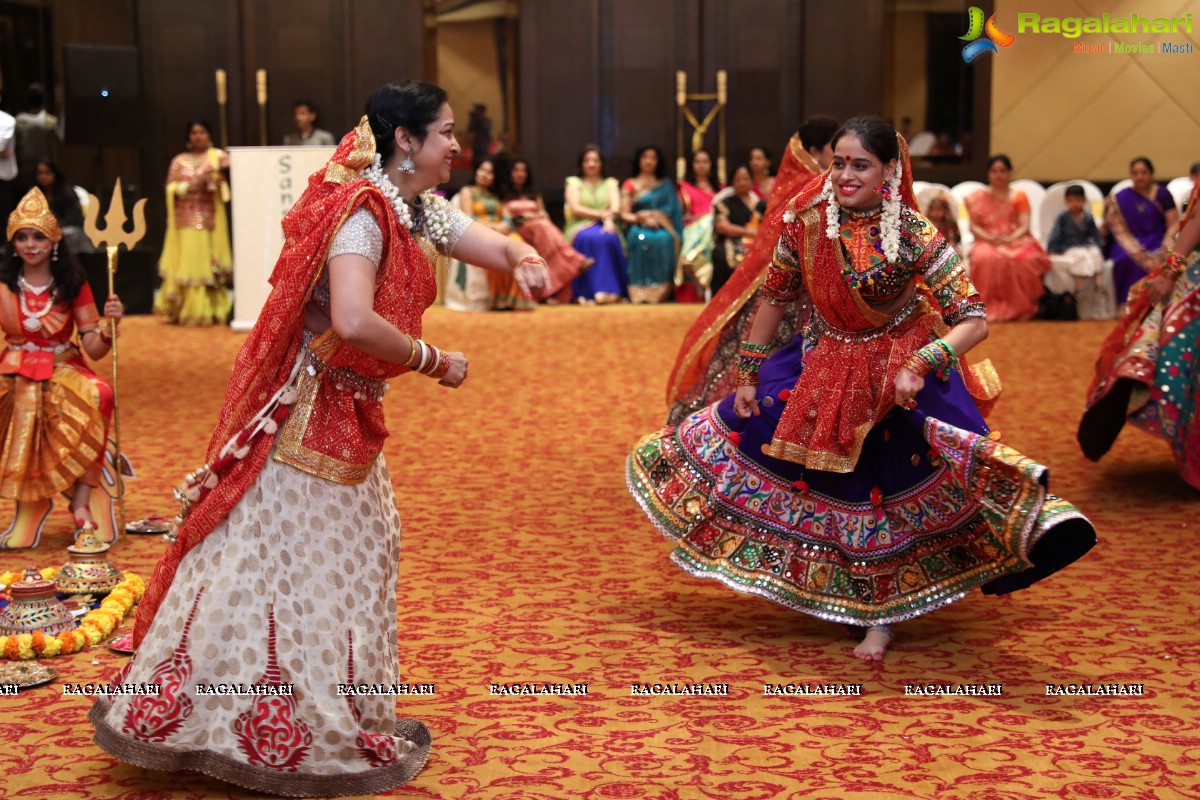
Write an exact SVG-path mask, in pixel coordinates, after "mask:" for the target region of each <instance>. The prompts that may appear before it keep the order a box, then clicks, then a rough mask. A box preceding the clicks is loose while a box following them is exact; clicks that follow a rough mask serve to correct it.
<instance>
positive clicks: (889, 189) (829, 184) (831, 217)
mask: <svg viewBox="0 0 1200 800" xmlns="http://www.w3.org/2000/svg"><path fill="white" fill-rule="evenodd" d="M901 172H902V167H901V166H900V162H899V161H897V162H896V171H895V172H894V173H893V174H892V177H890V178H888V180H887V183H885V184H884V185H883V188H882V189H881V193H882V194H883V211H882V213H881V215H880V220H879V231H880V239H881V242H882V245H883V255H884V256H885V257H886V258H887V261H888V263H889V264H895V263H896V261H897V260H898V259H899V258H900V175H901ZM820 197H821V198H823V199H824V200H826V201H827V205H826V206H825V235H826V236H827V237H829V239H830V240H831V241H835V242H836V241H837V239H838V237H839V236H840V235H841V229H842V219H841V214H842V206H841V204H840V203H838V201H837V198H835V197H834V195H833V175H830V176H829V177H827V178H826V179H825V187H824V188H823V189H822V190H821V194H820Z"/></svg>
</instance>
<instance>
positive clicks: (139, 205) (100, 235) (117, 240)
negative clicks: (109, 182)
mask: <svg viewBox="0 0 1200 800" xmlns="http://www.w3.org/2000/svg"><path fill="white" fill-rule="evenodd" d="M99 216H100V200H99V198H97V197H96V195H94V194H89V195H88V204H87V215H86V218H85V219H84V221H83V232H84V233H86V234H87V237H88V238H89V239H91V240H92V244H94V245H95V246H96V247H99V246H100V244H101V243H102V242H103V243H105V244H107V245H108V246H109V247H114V248H115V247H120V246H121V245H125V249H126V250H132V249H133V248H134V247H135V246H137V243H138V242H140V241H141V240H142V237H144V236H145V235H146V198H144V197H143V198H142V199H141V200H138V201H137V202H136V203H134V204H133V230H132V231H130V232H126V231H125V223H126V222H127V221H128V217H127V216H125V200H124V198H123V197H122V196H121V179H120V178H117V183H116V185H115V186H114V187H113V197H112V202H111V203H110V204H109V206H108V213H107V214H105V215H104V227H103V228H98V227H96V219H97V218H98V217H99Z"/></svg>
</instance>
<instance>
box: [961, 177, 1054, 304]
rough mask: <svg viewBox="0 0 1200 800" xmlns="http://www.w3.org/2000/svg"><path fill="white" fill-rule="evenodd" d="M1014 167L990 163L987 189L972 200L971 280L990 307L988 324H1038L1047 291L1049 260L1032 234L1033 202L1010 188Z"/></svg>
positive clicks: (970, 203)
mask: <svg viewBox="0 0 1200 800" xmlns="http://www.w3.org/2000/svg"><path fill="white" fill-rule="evenodd" d="M1011 178H1012V162H1011V161H1009V160H1008V156H1005V155H995V156H992V158H991V161H990V162H988V184H989V185H988V188H986V189H980V190H979V191H977V192H975V193H974V194H972V195H971V196H970V197H968V198H967V211H968V212H970V215H971V233H973V234H974V235H975V244H974V246H973V247H972V248H971V256H970V258H971V281H972V282H973V283H974V284H975V288H976V289H978V290H979V295H980V296H981V297H982V298H983V302H984V304H985V305H986V306H987V317H988V322H1003V321H1005V320H1019V319H1033V316H1034V314H1036V313H1037V310H1038V300H1039V299H1041V296H1042V293H1043V292H1044V291H1045V288H1044V287H1043V286H1042V275H1043V274H1045V272H1046V271H1047V270H1048V269H1050V256H1048V255H1046V251H1045V250H1043V249H1042V246H1041V245H1040V244H1038V243H1037V240H1036V239H1034V238H1033V236H1032V235H1031V234H1030V233H1029V199H1028V198H1027V197H1025V193H1024V192H1021V191H1016V190H1013V189H1011V188H1009V185H1008V182H1009V180H1010V179H1011Z"/></svg>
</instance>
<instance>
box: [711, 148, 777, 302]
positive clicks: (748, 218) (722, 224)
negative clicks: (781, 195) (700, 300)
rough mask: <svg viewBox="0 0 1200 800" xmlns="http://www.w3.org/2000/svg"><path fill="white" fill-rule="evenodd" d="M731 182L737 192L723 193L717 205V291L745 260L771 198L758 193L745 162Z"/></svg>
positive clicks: (714, 216)
mask: <svg viewBox="0 0 1200 800" xmlns="http://www.w3.org/2000/svg"><path fill="white" fill-rule="evenodd" d="M730 184H731V185H732V187H733V192H732V193H731V194H729V193H723V196H722V198H721V199H720V200H718V201H717V202H716V203H715V204H714V205H713V232H714V233H715V234H716V235H715V237H714V239H713V279H712V289H713V291H714V292H719V291H721V287H723V286H724V285H725V282H726V281H728V280H729V279H730V278H731V277H732V276H733V273H734V271H735V270H737V268H738V267H740V266H741V264H742V261H744V260H745V258H746V254H747V253H748V252H749V251H750V246H751V245H752V244H753V243H754V236H755V234H757V233H758V227H759V224H760V223H761V222H762V218H763V215H764V214H765V213H766V211H767V201H766V200H761V199H759V197H758V195H756V194H755V193H754V181H753V180H752V179H751V178H750V168H749V167H747V166H745V165H742V166H740V167H737V168H736V169H734V171H733V176H732V177H731V178H730Z"/></svg>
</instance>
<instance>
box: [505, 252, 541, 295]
mask: <svg viewBox="0 0 1200 800" xmlns="http://www.w3.org/2000/svg"><path fill="white" fill-rule="evenodd" d="M513 278H514V279H515V280H516V282H517V288H519V289H520V290H521V294H523V295H525V297H526V298H527V299H530V300H532V299H533V298H535V297H540V296H541V294H542V292H544V291H545V290H546V287H547V286H549V285H550V268H549V267H547V266H546V262H545V260H544V259H541V258H538V259H536V260H535V259H532V258H529V259H522V260H521V262H520V263H518V264H517V266H516V267H515V268H514V269H513Z"/></svg>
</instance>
